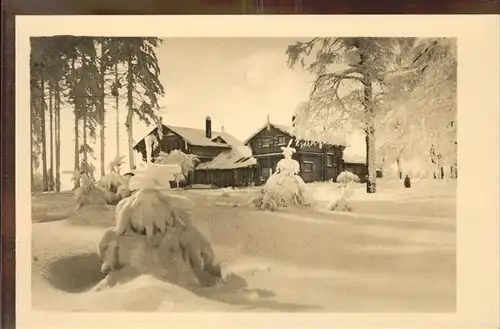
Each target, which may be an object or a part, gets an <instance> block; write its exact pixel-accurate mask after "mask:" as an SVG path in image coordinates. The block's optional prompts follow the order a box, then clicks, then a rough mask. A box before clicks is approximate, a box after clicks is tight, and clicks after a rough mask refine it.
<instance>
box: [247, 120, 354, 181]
mask: <svg viewBox="0 0 500 329" xmlns="http://www.w3.org/2000/svg"><path fill="white" fill-rule="evenodd" d="M290 140H292V144H291V146H292V147H294V148H295V149H296V152H295V153H294V154H293V159H295V160H297V161H298V162H299V163H300V176H301V177H302V179H303V180H304V181H305V182H314V181H328V180H335V179H336V178H337V176H338V174H339V173H340V172H341V171H343V169H344V161H343V152H344V149H345V148H346V146H347V143H346V141H345V140H344V139H343V138H338V139H337V140H334V141H332V142H331V144H330V145H325V144H323V145H319V144H317V143H296V140H295V138H294V136H293V133H292V132H291V131H290V129H289V128H288V127H286V126H282V125H278V124H274V123H271V122H270V121H269V118H268V120H267V122H266V124H264V125H263V126H262V127H260V128H259V129H257V130H256V131H255V132H254V133H253V134H252V135H251V136H250V137H249V138H248V139H247V140H246V141H245V142H244V144H245V145H247V146H248V147H250V149H251V150H252V154H253V156H254V158H255V159H256V160H257V173H258V175H259V177H258V180H260V181H265V180H267V178H268V177H269V175H270V172H271V170H272V171H274V170H275V169H276V164H277V162H278V161H279V160H280V159H282V158H283V155H282V151H281V147H283V146H286V145H288V142H289V141H290ZM310 142H314V141H310Z"/></svg>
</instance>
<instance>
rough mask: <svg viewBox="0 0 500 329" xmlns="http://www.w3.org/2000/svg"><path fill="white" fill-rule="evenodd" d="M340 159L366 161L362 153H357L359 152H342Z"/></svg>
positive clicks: (352, 161) (356, 161)
mask: <svg viewBox="0 0 500 329" xmlns="http://www.w3.org/2000/svg"><path fill="white" fill-rule="evenodd" d="M342 159H343V160H344V162H346V163H359V164H365V163H366V157H365V156H363V155H359V154H350V153H346V152H344V154H343V156H342Z"/></svg>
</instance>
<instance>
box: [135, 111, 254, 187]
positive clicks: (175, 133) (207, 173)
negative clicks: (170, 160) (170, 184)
mask: <svg viewBox="0 0 500 329" xmlns="http://www.w3.org/2000/svg"><path fill="white" fill-rule="evenodd" d="M205 125H206V128H205V129H193V128H183V127H173V128H174V129H171V128H169V127H168V126H166V125H162V135H163V136H162V137H161V138H160V135H159V134H158V128H155V129H153V130H152V131H151V132H150V134H154V135H155V136H156V138H157V139H158V141H159V144H160V145H159V147H157V148H155V149H153V151H152V159H153V162H154V159H155V158H156V157H157V156H158V155H159V154H160V152H165V153H170V152H172V151H174V150H180V151H182V152H183V153H186V154H194V155H196V156H197V157H198V159H199V160H200V163H207V162H210V161H212V160H214V159H215V158H216V157H217V156H218V155H219V154H221V153H222V152H227V151H230V150H231V148H232V147H233V146H236V145H230V144H228V143H227V142H226V140H225V138H226V136H228V135H227V134H225V133H217V132H212V128H211V120H210V118H207V120H206V123H205ZM186 129H187V130H188V131H189V137H190V138H192V139H193V138H195V139H196V140H197V142H196V143H192V142H190V141H189V138H186V136H183V135H182V131H184V130H186ZM221 135H222V136H223V137H221ZM231 140H233V141H234V140H235V139H234V137H232V138H231ZM239 145H242V144H241V142H239ZM134 149H135V150H136V151H137V152H139V153H140V154H141V155H142V158H143V160H144V161H146V143H145V139H144V138H143V139H142V140H141V141H139V142H138V143H137V144H136V145H135V146H134ZM236 160H237V159H236ZM255 167H256V166H255V165H254V166H251V167H245V168H235V169H213V168H211V169H202V170H198V169H195V170H194V172H192V173H190V175H189V176H188V177H187V179H186V181H184V182H182V183H181V184H180V185H181V186H189V185H192V184H204V185H205V184H206V185H212V186H214V187H228V186H248V185H250V184H252V183H253V181H254V179H255V177H256V176H257V174H256V169H255ZM174 185H175V184H174Z"/></svg>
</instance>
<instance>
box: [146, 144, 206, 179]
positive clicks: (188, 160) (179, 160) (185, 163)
mask: <svg viewBox="0 0 500 329" xmlns="http://www.w3.org/2000/svg"><path fill="white" fill-rule="evenodd" d="M199 162H200V160H199V158H198V157H197V156H196V155H195V154H186V153H184V152H182V151H181V150H173V151H172V152H170V153H164V152H160V155H158V157H156V161H155V163H156V164H160V165H179V166H180V167H181V172H180V173H176V174H175V175H174V181H175V183H176V185H177V187H179V184H180V183H181V182H182V181H185V180H186V179H187V177H188V175H189V174H190V173H192V172H193V171H194V168H195V167H196V165H197V164H198V163H199Z"/></svg>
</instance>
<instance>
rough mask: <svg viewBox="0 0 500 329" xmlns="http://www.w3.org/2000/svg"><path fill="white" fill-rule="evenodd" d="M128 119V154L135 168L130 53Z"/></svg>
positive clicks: (132, 82) (128, 63) (129, 63)
mask: <svg viewBox="0 0 500 329" xmlns="http://www.w3.org/2000/svg"><path fill="white" fill-rule="evenodd" d="M127 70H128V72H127V107H128V112H127V121H126V122H125V127H127V137H128V156H129V165H130V170H131V171H132V170H134V168H135V164H134V153H133V152H134V146H133V144H132V143H133V135H132V133H133V132H132V118H133V115H134V109H133V104H134V103H133V101H134V100H133V88H134V80H133V72H132V57H131V56H130V55H129V57H128V62H127Z"/></svg>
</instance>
